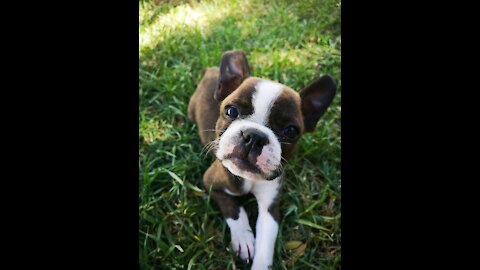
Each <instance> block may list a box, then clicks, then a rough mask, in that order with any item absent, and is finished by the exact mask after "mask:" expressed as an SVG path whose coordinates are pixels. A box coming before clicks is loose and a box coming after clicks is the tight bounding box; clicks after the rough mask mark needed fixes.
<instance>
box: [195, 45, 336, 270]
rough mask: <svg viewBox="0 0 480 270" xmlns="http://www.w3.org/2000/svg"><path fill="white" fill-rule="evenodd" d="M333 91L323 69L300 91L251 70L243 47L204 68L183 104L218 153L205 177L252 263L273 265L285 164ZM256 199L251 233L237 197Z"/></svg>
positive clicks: (239, 249) (236, 244)
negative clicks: (218, 66)
mask: <svg viewBox="0 0 480 270" xmlns="http://www.w3.org/2000/svg"><path fill="white" fill-rule="evenodd" d="M335 92H336V84H335V82H334V81H333V79H332V78H331V77H329V76H323V77H321V78H319V79H317V80H315V81H313V82H312V83H311V84H309V85H308V86H306V87H305V88H303V89H302V90H301V91H300V92H296V91H295V90H293V89H291V88H289V87H288V86H285V85H283V84H280V83H278V82H274V81H271V80H267V79H261V78H257V77H252V76H250V67H249V65H248V62H247V58H246V56H245V54H244V53H243V52H242V51H227V52H225V53H224V54H223V56H222V60H221V63H220V69H218V68H207V69H206V70H205V71H204V77H203V79H202V80H201V81H200V84H199V85H198V87H197V89H196V90H195V93H194V94H193V96H192V97H191V99H190V102H189V104H188V117H189V119H190V120H191V121H192V122H194V123H195V124H196V126H197V128H198V132H199V135H200V139H201V141H202V143H203V144H204V145H205V147H206V148H207V149H208V150H209V151H211V152H212V154H214V156H215V158H216V159H215V161H214V162H213V164H212V165H211V166H210V168H208V170H207V171H206V172H205V174H204V175H203V184H204V187H205V189H206V191H207V192H210V193H209V194H210V196H211V198H213V200H214V201H215V202H216V203H217V204H218V206H219V208H220V210H221V212H222V214H223V217H224V218H225V219H226V222H227V224H228V226H229V228H230V233H231V242H232V247H233V250H234V251H235V252H236V254H237V255H240V257H241V258H242V259H243V260H246V261H249V260H250V259H253V264H252V268H251V269H254V270H260V269H269V268H271V267H272V260H273V252H274V247H275V240H276V238H277V233H278V224H279V221H280V214H279V209H278V208H279V201H278V198H279V192H280V189H281V186H282V182H283V181H284V180H283V165H284V164H285V162H286V161H287V160H288V158H289V157H290V156H291V155H292V153H293V150H294V149H295V146H296V144H297V142H298V140H299V139H300V137H301V136H302V134H304V133H306V132H311V131H313V130H314V129H315V126H316V124H317V121H318V120H319V118H320V117H321V116H322V115H323V113H324V112H325V111H326V110H327V108H328V106H329V105H330V103H331V102H332V100H333V98H334V96H335ZM248 193H252V194H253V195H254V196H255V198H256V199H257V203H258V218H257V223H256V230H255V234H256V237H255V236H254V234H253V231H252V228H251V227H250V224H249V221H248V216H247V213H246V212H245V209H244V208H243V206H242V205H240V203H239V202H238V201H237V197H238V196H242V195H246V194H248Z"/></svg>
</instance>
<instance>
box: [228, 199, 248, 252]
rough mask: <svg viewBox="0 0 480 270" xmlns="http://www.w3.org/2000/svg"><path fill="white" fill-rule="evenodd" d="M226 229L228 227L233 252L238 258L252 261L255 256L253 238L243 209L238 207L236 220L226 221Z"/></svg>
mask: <svg viewBox="0 0 480 270" xmlns="http://www.w3.org/2000/svg"><path fill="white" fill-rule="evenodd" d="M227 224H228V227H230V234H231V236H232V247H233V251H235V253H236V254H237V256H238V255H240V258H242V259H243V260H246V261H250V260H251V259H253V255H254V254H255V237H254V236H253V231H252V228H250V224H249V223H248V216H247V213H246V212H245V209H244V208H243V207H240V213H239V215H238V219H232V218H228V219H227Z"/></svg>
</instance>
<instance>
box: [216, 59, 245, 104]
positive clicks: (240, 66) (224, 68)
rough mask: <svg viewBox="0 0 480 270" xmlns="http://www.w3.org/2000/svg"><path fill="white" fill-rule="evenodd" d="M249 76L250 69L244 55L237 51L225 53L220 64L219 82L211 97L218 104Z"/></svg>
mask: <svg viewBox="0 0 480 270" xmlns="http://www.w3.org/2000/svg"><path fill="white" fill-rule="evenodd" d="M249 76H250V67H249V66H248V61H247V57H246V56H245V54H244V53H243V52H242V51H239V50H236V51H227V52H225V53H224V54H223V55H222V62H221V63H220V80H219V82H218V87H217V89H216V90H215V93H214V95H213V97H214V98H215V99H216V100H217V101H219V102H220V101H222V100H224V99H225V98H226V97H227V96H228V95H230V94H231V93H232V92H233V91H235V89H237V88H238V86H240V84H241V83H242V82H243V80H245V79H246V78H247V77H249Z"/></svg>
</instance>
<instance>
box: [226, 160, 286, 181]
mask: <svg viewBox="0 0 480 270" xmlns="http://www.w3.org/2000/svg"><path fill="white" fill-rule="evenodd" d="M225 161H227V162H228V163H230V164H232V165H234V166H235V167H236V168H237V169H238V170H239V171H241V172H242V173H245V172H246V173H250V174H251V175H257V177H258V179H263V180H267V181H270V180H274V179H275V178H277V177H279V176H280V175H281V174H282V172H283V171H282V170H274V171H272V172H271V173H265V172H263V171H262V170H261V169H260V168H259V167H258V166H257V165H255V164H253V163H252V162H250V161H249V160H248V159H245V158H241V157H238V156H232V155H231V154H230V155H227V156H226V157H225V158H224V159H223V160H222V162H225ZM227 167H228V166H227ZM235 171H236V170H234V171H231V173H233V174H235ZM237 173H238V171H237ZM235 175H237V174H235ZM237 176H241V175H237Z"/></svg>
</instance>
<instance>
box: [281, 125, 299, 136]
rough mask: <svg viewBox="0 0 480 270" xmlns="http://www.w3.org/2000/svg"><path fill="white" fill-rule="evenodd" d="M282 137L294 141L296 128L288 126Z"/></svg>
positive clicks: (296, 133)
mask: <svg viewBox="0 0 480 270" xmlns="http://www.w3.org/2000/svg"><path fill="white" fill-rule="evenodd" d="M283 135H285V136H286V137H287V138H289V139H294V138H295V137H297V135H298V128H297V127H295V126H288V127H286V128H285V129H284V130H283Z"/></svg>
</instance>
